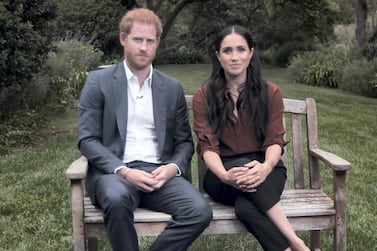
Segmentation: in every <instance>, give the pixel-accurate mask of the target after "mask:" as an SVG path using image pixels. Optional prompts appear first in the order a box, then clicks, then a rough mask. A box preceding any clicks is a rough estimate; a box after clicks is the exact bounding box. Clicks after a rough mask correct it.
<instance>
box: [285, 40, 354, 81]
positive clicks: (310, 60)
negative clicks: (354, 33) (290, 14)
mask: <svg viewBox="0 0 377 251" xmlns="http://www.w3.org/2000/svg"><path fill="white" fill-rule="evenodd" d="M349 62H350V53H349V49H348V48H346V47H345V46H342V45H338V46H331V47H323V48H321V49H320V50H317V51H310V52H304V53H303V54H301V55H298V56H295V57H294V58H293V59H292V61H291V63H290V65H289V67H288V70H289V74H290V75H291V77H292V79H294V81H296V82H299V83H304V84H307V85H315V86H325V87H337V86H338V83H339V79H337V78H336V74H335V72H337V71H339V69H341V68H342V67H344V65H346V64H348V63H349Z"/></svg>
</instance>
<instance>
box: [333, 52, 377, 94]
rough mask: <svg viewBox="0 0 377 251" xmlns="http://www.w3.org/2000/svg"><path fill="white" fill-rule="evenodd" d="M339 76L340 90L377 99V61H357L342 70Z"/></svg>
mask: <svg viewBox="0 0 377 251" xmlns="http://www.w3.org/2000/svg"><path fill="white" fill-rule="evenodd" d="M338 75H339V88H340V89H342V90H346V91H349V92H352V93H354V94H357V95H363V96H366V97H373V98H377V59H374V60H372V61H367V60H355V61H353V62H352V63H350V64H348V65H346V66H345V67H344V68H342V70H341V71H339V72H338Z"/></svg>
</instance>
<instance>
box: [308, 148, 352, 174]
mask: <svg viewBox="0 0 377 251" xmlns="http://www.w3.org/2000/svg"><path fill="white" fill-rule="evenodd" d="M310 154H311V155H312V156H313V157H315V158H317V159H319V160H321V161H322V162H323V163H325V164H326V165H327V166H328V167H330V168H331V169H333V170H334V171H348V170H350V169H351V163H349V162H348V161H346V160H345V159H343V158H341V157H339V156H337V155H335V154H333V153H330V152H327V151H324V150H321V149H319V148H313V149H310Z"/></svg>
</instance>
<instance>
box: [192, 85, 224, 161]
mask: <svg viewBox="0 0 377 251" xmlns="http://www.w3.org/2000/svg"><path fill="white" fill-rule="evenodd" d="M192 111H193V116H194V122H193V130H194V132H195V134H196V136H197V140H198V142H197V152H198V154H199V155H200V156H203V153H204V152H205V151H208V150H209V151H213V152H216V153H220V149H219V140H218V139H217V137H216V136H215V135H214V134H213V133H212V128H211V126H210V125H209V121H208V103H207V98H206V94H205V87H201V88H200V89H198V90H196V92H195V93H194V96H193V99H192Z"/></svg>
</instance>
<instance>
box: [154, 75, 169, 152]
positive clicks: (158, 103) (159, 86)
mask: <svg viewBox="0 0 377 251" xmlns="http://www.w3.org/2000/svg"><path fill="white" fill-rule="evenodd" d="M163 87H164V82H163V81H162V80H161V78H160V77H159V76H158V75H157V74H156V73H155V71H153V75H152V96H153V115H154V123H155V126H156V136H157V141H158V146H159V149H160V154H162V150H163V145H164V144H165V136H166V135H165V133H166V102H165V101H164V100H165V98H166V96H164V92H163Z"/></svg>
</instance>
